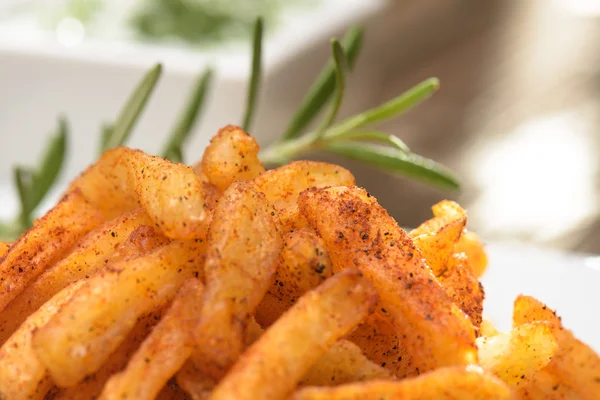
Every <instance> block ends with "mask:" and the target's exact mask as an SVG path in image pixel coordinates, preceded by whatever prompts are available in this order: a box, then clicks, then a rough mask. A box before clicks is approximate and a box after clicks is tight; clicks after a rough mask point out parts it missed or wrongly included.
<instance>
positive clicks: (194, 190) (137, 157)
mask: <svg viewBox="0 0 600 400" xmlns="http://www.w3.org/2000/svg"><path fill="white" fill-rule="evenodd" d="M75 188H79V189H80V190H81V192H82V193H83V195H84V197H85V198H86V199H87V200H88V201H90V202H91V203H92V204H93V205H95V206H96V207H98V208H100V209H101V210H102V211H103V212H104V213H105V215H107V216H109V217H110V218H114V217H116V216H118V215H119V214H120V213H122V212H124V211H131V210H134V209H136V208H138V207H139V206H141V207H142V208H143V209H144V210H145V211H146V213H147V214H148V216H149V217H150V219H152V221H153V222H154V224H155V225H156V226H157V227H159V228H160V230H161V231H162V232H163V233H164V234H165V235H166V236H168V237H170V238H174V239H198V238H202V237H204V236H205V234H206V228H207V226H208V223H209V221H210V210H209V209H208V206H207V204H206V201H205V198H204V197H205V196H204V190H203V187H202V182H201V181H200V179H199V178H198V176H196V174H195V173H194V171H193V170H192V169H191V167H188V166H187V165H184V164H179V163H172V162H170V161H168V160H165V159H163V158H160V157H156V156H150V155H148V154H146V153H144V152H141V151H139V150H132V149H128V148H125V147H120V148H117V149H112V150H108V151H106V152H105V153H104V154H103V155H102V156H101V157H100V159H99V160H98V162H97V163H96V164H94V165H92V166H91V167H89V168H88V169H87V170H86V171H85V172H84V173H83V174H82V175H81V176H79V178H77V179H76V180H75V181H74V182H73V183H72V184H71V189H70V190H74V189H75Z"/></svg>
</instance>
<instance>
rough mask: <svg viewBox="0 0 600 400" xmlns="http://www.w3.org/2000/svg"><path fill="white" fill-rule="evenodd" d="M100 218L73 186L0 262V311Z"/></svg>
mask: <svg viewBox="0 0 600 400" xmlns="http://www.w3.org/2000/svg"><path fill="white" fill-rule="evenodd" d="M101 222H102V216H101V215H100V214H99V213H98V211H97V210H96V209H95V208H94V207H93V206H92V205H91V204H90V203H88V202H87V201H86V200H85V198H84V197H83V196H82V194H81V192H79V191H77V190H75V191H73V192H71V193H70V194H69V195H67V196H65V197H63V199H62V200H61V201H60V202H59V203H58V204H57V205H56V206H54V208H53V209H52V210H51V211H50V212H48V213H47V214H46V215H45V216H44V217H43V218H41V219H40V220H39V221H38V223H37V225H35V226H34V227H33V228H31V229H29V230H28V231H27V232H25V233H24V234H23V236H21V238H20V239H19V240H18V241H16V242H15V243H14V244H13V245H12V246H11V248H10V250H9V252H8V253H7V254H6V256H5V257H4V259H2V261H1V262H0V311H2V310H4V309H5V307H6V305H7V304H8V303H9V302H10V301H11V300H12V299H14V298H15V297H17V296H18V295H19V293H21V292H22V291H23V290H24V289H25V287H26V286H27V285H28V284H29V283H30V282H32V281H33V280H34V279H35V278H37V277H38V276H39V275H40V274H41V273H42V272H44V270H45V269H46V268H47V266H48V265H51V264H52V263H53V262H56V261H57V260H59V259H60V258H61V257H63V256H64V254H65V253H66V252H67V251H68V250H69V249H70V248H71V247H72V246H73V245H74V244H75V242H76V241H77V240H79V239H80V238H81V237H82V236H83V235H85V234H86V233H88V232H89V231H90V230H92V229H94V228H95V227H96V226H97V225H99V224H100V223H101ZM49 238H51V240H49Z"/></svg>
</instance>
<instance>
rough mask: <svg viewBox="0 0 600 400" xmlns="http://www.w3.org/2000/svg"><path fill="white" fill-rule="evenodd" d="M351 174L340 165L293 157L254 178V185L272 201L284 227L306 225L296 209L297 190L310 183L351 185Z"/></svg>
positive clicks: (325, 185)
mask: <svg viewBox="0 0 600 400" xmlns="http://www.w3.org/2000/svg"><path fill="white" fill-rule="evenodd" d="M354 183H355V182H354V176H352V174H351V173H350V171H348V170H347V169H345V168H342V167H340V166H339V165H334V164H328V163H324V162H316V161H294V162H291V163H289V164H287V165H284V166H282V167H279V168H276V169H273V170H270V171H267V172H265V173H264V174H262V175H261V176H259V177H258V178H256V179H255V180H254V184H255V185H256V188H257V189H258V190H259V191H261V192H263V193H264V194H265V196H266V197H267V200H269V202H271V204H273V205H274V206H275V208H276V210H277V213H278V215H279V219H280V220H281V224H282V225H283V227H284V231H285V230H290V229H300V228H303V227H307V226H308V224H307V222H306V221H305V220H304V219H303V218H302V215H301V214H300V213H299V211H298V205H297V200H298V196H299V195H300V193H301V192H302V191H304V190H306V189H308V188H311V187H319V188H320V187H327V186H334V185H335V186H353V185H354Z"/></svg>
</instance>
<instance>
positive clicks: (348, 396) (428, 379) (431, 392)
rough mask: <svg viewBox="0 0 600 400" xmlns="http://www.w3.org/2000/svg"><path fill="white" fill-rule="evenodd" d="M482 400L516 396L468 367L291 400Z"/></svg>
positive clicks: (302, 393)
mask: <svg viewBox="0 0 600 400" xmlns="http://www.w3.org/2000/svg"><path fill="white" fill-rule="evenodd" d="M358 399H377V400H386V399H403V400H421V399H436V400H444V399H447V400H455V399H461V400H481V399H496V400H505V399H506V400H508V399H513V394H512V392H511V390H510V388H509V387H508V386H506V385H505V384H504V383H503V382H502V381H500V380H499V379H498V378H496V377H494V376H493V375H491V374H486V373H484V372H483V371H481V368H479V367H477V366H474V365H469V366H460V367H446V368H441V369H437V370H435V371H431V372H428V373H426V374H424V375H421V376H418V377H415V378H410V379H404V380H401V381H385V380H374V381H369V382H360V383H350V384H347V385H341V386H335V387H308V388H304V389H300V390H299V391H298V392H296V393H295V394H294V395H293V396H292V400H358Z"/></svg>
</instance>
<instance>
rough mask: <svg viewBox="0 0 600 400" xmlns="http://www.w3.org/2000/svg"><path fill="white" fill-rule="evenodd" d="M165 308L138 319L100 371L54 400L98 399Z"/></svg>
mask: <svg viewBox="0 0 600 400" xmlns="http://www.w3.org/2000/svg"><path fill="white" fill-rule="evenodd" d="M163 310H164V308H161V309H159V310H157V311H154V312H151V313H149V314H145V315H142V316H141V317H139V318H138V319H137V322H136V323H135V326H134V328H133V329H132V330H131V332H129V334H128V335H127V337H126V338H125V340H124V341H123V343H121V345H120V346H119V347H117V349H116V350H115V351H114V352H113V353H112V354H111V355H110V356H109V358H108V359H107V360H106V361H105V362H104V364H102V367H100V369H98V371H96V372H94V373H92V374H90V375H87V376H86V377H85V379H84V380H83V381H81V382H80V383H78V384H77V385H75V386H71V387H69V388H66V389H58V388H57V390H56V394H55V395H54V397H52V399H53V400H90V399H97V398H98V396H99V395H100V393H101V392H102V388H103V387H104V385H105V384H106V382H107V381H108V379H109V378H110V377H111V376H112V375H113V374H115V373H117V372H119V371H121V370H122V369H123V368H124V367H125V366H126V365H127V360H129V358H130V357H131V356H132V355H133V354H134V353H135V352H136V351H137V349H138V348H139V347H140V344H141V343H142V341H143V340H144V338H146V336H148V334H149V333H150V332H151V331H152V329H153V328H154V327H155V326H156V324H157V322H158V321H160V319H161V316H162V315H163V313H164V311H163Z"/></svg>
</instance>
